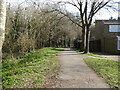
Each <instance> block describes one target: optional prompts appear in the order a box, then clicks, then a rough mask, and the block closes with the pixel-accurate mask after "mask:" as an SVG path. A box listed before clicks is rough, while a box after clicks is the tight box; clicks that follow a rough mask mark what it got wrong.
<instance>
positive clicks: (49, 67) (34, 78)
mask: <svg viewBox="0 0 120 90" xmlns="http://www.w3.org/2000/svg"><path fill="white" fill-rule="evenodd" d="M62 50H64V49H62V48H43V49H40V50H36V51H35V52H34V53H33V52H31V53H28V54H27V55H26V56H24V57H22V58H20V57H18V58H17V59H15V60H10V59H9V60H7V62H2V65H3V66H2V86H3V88H46V87H55V83H56V77H57V75H58V71H59V63H58V60H57V57H56V56H57V55H58V53H59V52H60V51H62Z"/></svg>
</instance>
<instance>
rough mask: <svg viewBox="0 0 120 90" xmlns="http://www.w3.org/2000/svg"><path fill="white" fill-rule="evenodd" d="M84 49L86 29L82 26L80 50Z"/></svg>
mask: <svg viewBox="0 0 120 90" xmlns="http://www.w3.org/2000/svg"><path fill="white" fill-rule="evenodd" d="M85 49H86V29H85V27H83V28H82V48H81V51H85Z"/></svg>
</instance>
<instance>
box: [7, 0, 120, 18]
mask: <svg viewBox="0 0 120 90" xmlns="http://www.w3.org/2000/svg"><path fill="white" fill-rule="evenodd" d="M7 1H8V2H11V3H13V4H17V3H21V2H24V1H25V0H7ZM29 1H30V0H28V2H27V3H24V6H28V5H29V4H30V2H29ZM38 1H40V2H44V1H47V0H38ZM55 1H60V0H55ZM62 1H66V0H62ZM117 1H119V0H117ZM66 8H67V10H68V11H70V12H72V13H76V12H77V9H76V8H74V7H73V6H71V5H67V7H66ZM109 11H110V12H109ZM109 11H107V10H105V9H101V10H100V11H99V12H98V13H97V14H96V15H95V17H94V19H109V18H110V17H113V18H117V17H118V12H114V11H112V10H111V9H109Z"/></svg>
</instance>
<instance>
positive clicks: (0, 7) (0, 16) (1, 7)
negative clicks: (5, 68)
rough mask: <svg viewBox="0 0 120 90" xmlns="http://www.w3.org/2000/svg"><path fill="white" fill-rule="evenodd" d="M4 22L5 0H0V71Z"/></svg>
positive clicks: (0, 81) (0, 86)
mask: <svg viewBox="0 0 120 90" xmlns="http://www.w3.org/2000/svg"><path fill="white" fill-rule="evenodd" d="M5 21H6V0H0V69H1V67H2V64H1V62H2V45H3V42H4V37H5ZM1 76H2V74H1V73H0V88H2V85H1V83H2V80H1Z"/></svg>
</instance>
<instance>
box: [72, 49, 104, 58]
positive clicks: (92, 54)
mask: <svg viewBox="0 0 120 90" xmlns="http://www.w3.org/2000/svg"><path fill="white" fill-rule="evenodd" d="M74 50H75V51H77V52H78V53H79V54H84V52H82V51H80V49H74ZM86 55H89V56H94V57H102V56H101V55H98V54H94V53H91V52H90V53H86Z"/></svg>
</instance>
